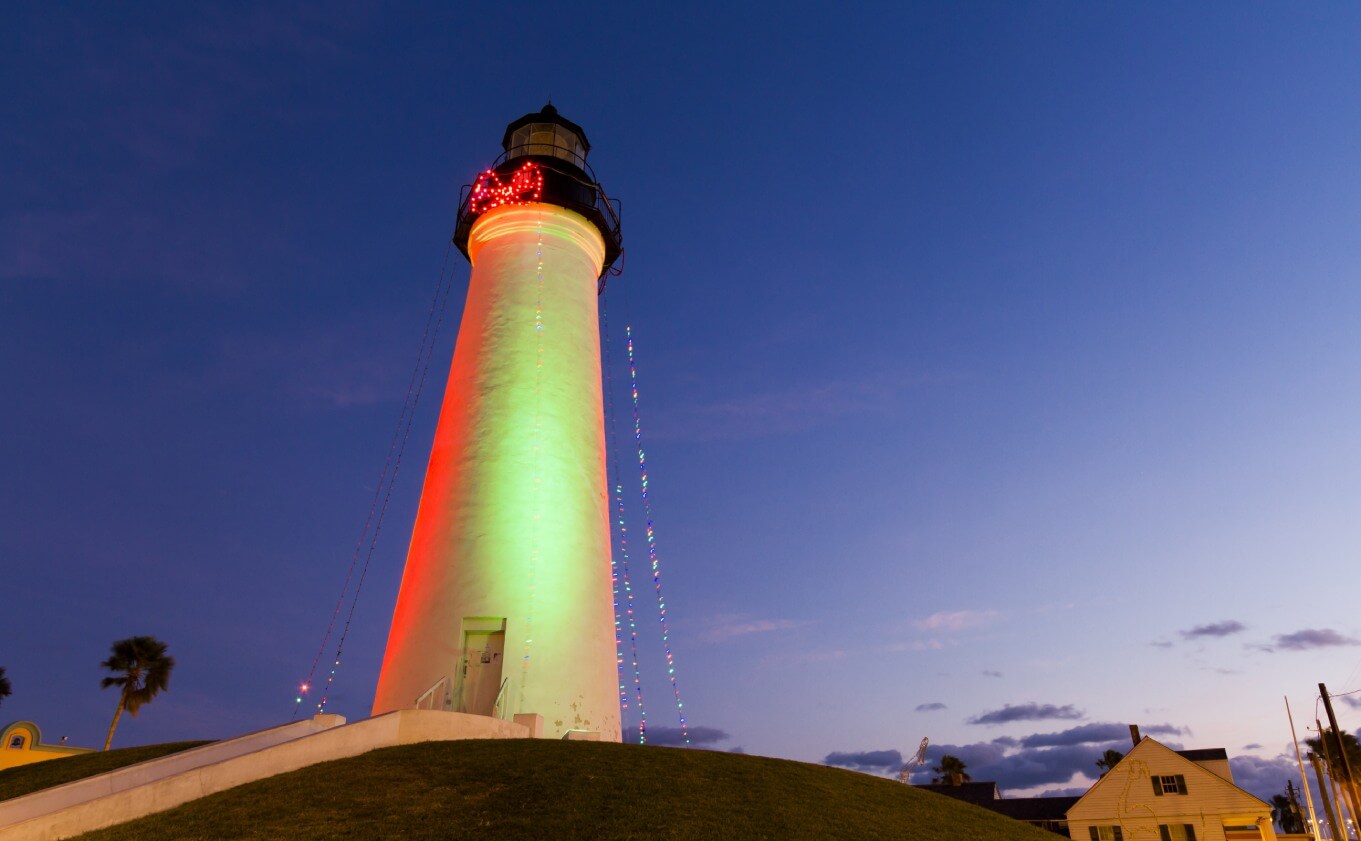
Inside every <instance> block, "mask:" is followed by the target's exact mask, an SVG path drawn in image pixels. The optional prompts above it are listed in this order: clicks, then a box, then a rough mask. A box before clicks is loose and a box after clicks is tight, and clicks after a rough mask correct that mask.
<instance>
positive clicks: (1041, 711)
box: [969, 703, 1082, 724]
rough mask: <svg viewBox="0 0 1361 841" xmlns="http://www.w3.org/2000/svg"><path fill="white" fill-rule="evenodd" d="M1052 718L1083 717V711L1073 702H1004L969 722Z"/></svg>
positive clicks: (985, 722)
mask: <svg viewBox="0 0 1361 841" xmlns="http://www.w3.org/2000/svg"><path fill="white" fill-rule="evenodd" d="M1052 718H1082V712H1081V711H1080V710H1078V709H1077V708H1076V707H1074V706H1073V705H1072V704H1064V705H1063V706H1061V707H1060V706H1057V705H1055V704H1035V703H1029V704H1016V705H1012V704H1004V705H1003V706H1002V709H1000V710H991V711H989V712H985V713H983V714H982V715H976V716H974V717H973V718H971V719H969V724H1007V723H1009V722H1012V721H1045V720H1047V719H1052Z"/></svg>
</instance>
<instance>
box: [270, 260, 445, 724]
mask: <svg viewBox="0 0 1361 841" xmlns="http://www.w3.org/2000/svg"><path fill="white" fill-rule="evenodd" d="M453 247H454V244H453V238H452V236H451V237H450V239H449V243H448V245H446V246H445V248H444V259H443V261H442V262H441V264H440V273H439V282H438V283H436V284H435V293H434V295H432V296H431V298H430V311H429V312H428V313H426V317H425V330H424V332H422V334H421V342H420V347H419V348H418V349H417V351H416V363H415V364H414V365H413V366H412V367H411V376H410V378H409V379H408V380H407V385H406V398H405V399H404V400H403V401H402V411H401V413H400V414H398V415H397V422H396V424H394V425H393V428H392V440H391V441H390V442H388V451H387V457H386V459H385V460H384V462H383V469H382V470H381V471H380V472H379V474H378V482H377V484H376V485H375V486H374V489H373V499H372V500H370V502H369V511H368V514H367V515H366V516H365V518H364V527H363V528H362V529H360V532H359V539H358V540H356V541H355V545H354V553H353V554H352V555H351V557H350V567H349V569H348V570H347V571H346V573H345V582H344V584H342V585H341V588H340V595H339V596H338V597H337V598H336V605H335V608H334V609H333V610H332V611H331V619H330V621H329V623H328V624H327V626H326V633H325V634H323V635H322V638H321V645H320V646H318V647H317V654H316V657H314V658H313V659H312V666H311V668H309V669H308V670H307V677H306V679H304V680H303V681H302V683H301V684H300V685H299V687H298V691H297V695H296V697H295V698H294V705H293V714H292V716H290V718H297V717H298V711H299V710H300V709H301V707H302V703H303V697H304V696H305V695H307V694H308V693H309V692H310V691H311V689H312V682H313V680H314V679H315V678H316V673H317V666H318V665H319V664H320V663H321V657H322V655H323V654H325V653H326V644H327V643H328V642H330V640H331V635H332V634H333V633H334V632H335V626H336V620H337V619H338V618H339V617H340V609H341V608H342V607H343V606H344V604H345V596H346V594H347V593H349V590H350V582H351V581H352V580H353V579H354V571H355V568H356V567H358V565H359V557H360V555H361V554H362V553H363V551H364V544H365V540H366V538H368V536H369V528H370V527H371V526H372V525H373V522H374V515H375V513H377V511H378V506H379V501H380V499H382V497H383V491H384V489H385V488H387V487H389V485H390V481H391V479H395V478H396V475H395V473H391V474H390V471H391V470H392V467H393V464H394V462H395V461H397V460H399V458H400V456H398V455H397V453H398V445H399V443H401V442H399V439H400V437H401V434H402V428H403V422H404V421H406V419H407V417H408V415H409V414H411V413H414V412H415V407H416V403H417V402H418V401H419V400H420V393H419V392H420V389H419V387H418V385H417V383H418V381H419V382H420V383H421V384H423V383H424V379H425V377H424V369H425V368H428V367H429V365H430V360H429V356H430V355H431V354H433V353H434V349H435V339H436V337H438V335H439V330H440V326H441V324H442V322H443V317H444V309H445V304H446V303H447V302H448V299H449V290H450V289H451V288H452V287H453V280H454V276H453V272H452V271H451V270H450V268H449V255H450V254H452V253H453ZM408 426H409V424H408Z"/></svg>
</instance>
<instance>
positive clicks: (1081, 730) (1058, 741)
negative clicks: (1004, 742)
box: [1020, 721, 1186, 748]
mask: <svg viewBox="0 0 1361 841" xmlns="http://www.w3.org/2000/svg"><path fill="white" fill-rule="evenodd" d="M1139 729H1140V731H1141V732H1143V733H1147V734H1149V735H1154V736H1159V735H1167V736H1179V735H1182V734H1183V733H1185V732H1186V731H1185V729H1184V728H1181V727H1175V726H1173V725H1171V724H1152V725H1149V726H1147V727H1143V726H1141V727H1140V728H1139ZM1128 739H1129V725H1127V724H1117V723H1115V722H1097V721H1094V722H1092V723H1091V724H1079V725H1078V726H1077V727H1070V728H1068V729H1067V730H1060V731H1059V732H1057V733H1034V734H1032V735H1030V736H1026V737H1025V738H1023V739H1021V742H1020V744H1021V747H1026V748H1044V747H1063V746H1069V745H1087V744H1094V743H1098V742H1116V741H1121V740H1126V741H1127V740H1128Z"/></svg>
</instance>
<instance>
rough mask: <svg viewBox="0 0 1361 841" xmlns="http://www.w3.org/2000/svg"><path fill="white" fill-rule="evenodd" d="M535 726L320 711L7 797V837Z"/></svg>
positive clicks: (42, 838) (2, 815)
mask: <svg viewBox="0 0 1361 841" xmlns="http://www.w3.org/2000/svg"><path fill="white" fill-rule="evenodd" d="M530 726H532V725H530ZM530 726H526V724H519V723H514V722H509V721H502V720H500V719H496V718H489V717H487V716H478V715H467V714H464V713H453V712H443V711H440V710H398V711H396V712H391V713H387V714H386V715H380V716H376V717H374V718H368V719H364V720H363V721H357V722H355V723H354V724H345V719H344V718H341V717H340V716H338V715H318V716H316V717H314V718H312V719H311V720H309V721H298V722H294V723H292V724H285V725H283V726H281V727H272V728H270V729H268V730H261V731H259V732H256V733H251V734H248V735H245V736H241V737H239V738H236V739H228V740H226V741H222V742H216V743H214V744H211V745H204V746H203V747H199V748H194V749H192V750H187V751H183V752H181V753H176V754H171V755H170V756H164V757H161V758H160V759H153V760H150V761H148V762H141V763H138V764H136V765H129V766H127V767H126V768H119V769H118V770H116V771H110V772H108V773H106V774H100V775H98V776H95V777H87V778H86V779H83V780H77V781H75V782H72V783H67V784H65V785H61V786H56V787H55V788H49V789H44V790H43V791H37V792H34V793H33V794H29V795H25V796H24V797H16V798H14V799H13V800H6V801H2V802H0V841H48V839H58V838H70V837H72V836H75V835H79V834H81V833H82V832H89V831H91V830H94V829H101V828H103V827H106V826H113V825H114V824H120V823H125V822H127V821H130V820H133V819H135V818H140V817H142V816H144V815H150V814H154V813H156V812H163V811H165V810H167V809H173V808H174V807H176V806H179V805H180V804H182V803H187V802H189V801H190V800H196V799H198V798H200V797H206V796H207V795H210V794H216V793H217V792H219V791H225V790H227V789H229V788H233V787H235V786H239V785H242V784H244V783H249V782H253V781H255V780H260V779H264V778H265V777H272V776H274V775H275V774H284V773H287V772H289V771H296V770H297V769H299V768H304V767H306V766H308V765H314V764H316V763H318V762H327V761H329V760H332V759H343V758H345V757H347V756H357V755H359V754H361V753H367V752H368V751H371V750H373V749H375V748H382V747H390V746H392V745H408V744H413V743H415V742H436V741H451V740H456V739H516V738H527V737H529V736H530ZM56 761H60V760H56Z"/></svg>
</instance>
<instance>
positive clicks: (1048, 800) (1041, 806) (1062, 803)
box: [978, 797, 1081, 821]
mask: <svg viewBox="0 0 1361 841" xmlns="http://www.w3.org/2000/svg"><path fill="white" fill-rule="evenodd" d="M1080 799H1081V798H1078V797H1004V798H1002V799H1001V800H990V801H988V802H986V803H979V804H978V805H979V806H982V807H983V808H985V809H991V810H992V811H994V812H1000V813H1002V814H1003V815H1006V816H1007V817H1009V818H1015V819H1016V820H1018V821H1061V820H1064V819H1065V818H1066V817H1067V815H1068V810H1069V809H1071V808H1073V804H1075V803H1077V802H1078V800H1080Z"/></svg>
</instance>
